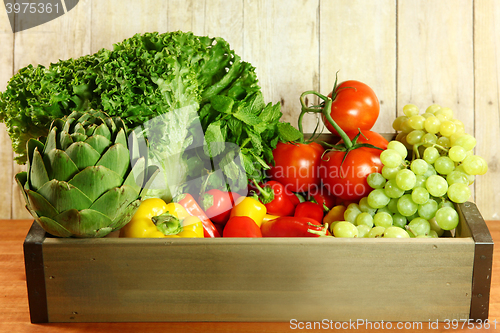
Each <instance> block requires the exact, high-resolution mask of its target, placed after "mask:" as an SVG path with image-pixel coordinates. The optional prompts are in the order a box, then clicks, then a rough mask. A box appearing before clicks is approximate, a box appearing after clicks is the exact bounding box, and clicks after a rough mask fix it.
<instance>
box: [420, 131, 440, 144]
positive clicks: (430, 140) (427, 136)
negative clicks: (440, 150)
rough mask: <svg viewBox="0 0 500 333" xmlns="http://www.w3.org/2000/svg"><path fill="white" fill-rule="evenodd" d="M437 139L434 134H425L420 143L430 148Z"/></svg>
mask: <svg viewBox="0 0 500 333" xmlns="http://www.w3.org/2000/svg"><path fill="white" fill-rule="evenodd" d="M437 139H438V137H437V136H436V134H432V133H425V134H424V135H423V136H422V142H423V143H424V147H432V145H434V144H436V142H437Z"/></svg>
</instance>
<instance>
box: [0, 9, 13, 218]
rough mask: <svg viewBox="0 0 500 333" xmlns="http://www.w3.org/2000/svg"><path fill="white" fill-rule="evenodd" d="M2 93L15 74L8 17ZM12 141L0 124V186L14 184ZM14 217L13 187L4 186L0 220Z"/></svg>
mask: <svg viewBox="0 0 500 333" xmlns="http://www.w3.org/2000/svg"><path fill="white" fill-rule="evenodd" d="M0 45H1V46H2V53H1V56H0V91H4V90H5V87H6V86H7V82H8V81H9V80H10V78H11V77H12V75H13V74H14V67H13V66H14V34H13V33H12V29H11V27H10V23H9V20H8V19H7V15H3V13H2V16H0ZM13 157H14V156H13V153H12V141H11V140H10V137H9V135H8V133H7V128H6V126H5V124H3V123H0V184H12V180H13V177H14V174H13V170H12V159H13ZM11 216H12V187H11V186H4V187H3V188H2V190H0V218H10V217H11Z"/></svg>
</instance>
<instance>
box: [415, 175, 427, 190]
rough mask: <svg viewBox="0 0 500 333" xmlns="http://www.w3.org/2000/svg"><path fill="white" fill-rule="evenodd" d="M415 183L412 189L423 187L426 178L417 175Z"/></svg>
mask: <svg viewBox="0 0 500 333" xmlns="http://www.w3.org/2000/svg"><path fill="white" fill-rule="evenodd" d="M415 178H416V181H415V186H413V188H417V187H425V181H426V180H427V177H426V176H425V175H417V176H416V177H415Z"/></svg>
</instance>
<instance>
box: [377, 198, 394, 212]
mask: <svg viewBox="0 0 500 333" xmlns="http://www.w3.org/2000/svg"><path fill="white" fill-rule="evenodd" d="M389 203H391V201H390V200H389ZM377 213H387V214H392V213H391V211H390V210H389V208H388V207H387V206H385V207H382V208H379V209H377Z"/></svg>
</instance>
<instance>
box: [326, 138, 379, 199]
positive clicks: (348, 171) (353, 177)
mask: <svg viewBox="0 0 500 333" xmlns="http://www.w3.org/2000/svg"><path fill="white" fill-rule="evenodd" d="M357 133H359V131H358V132H356V131H351V132H346V134H347V136H349V138H350V139H351V140H353V139H354V137H355V136H356V135H357ZM361 133H362V134H361V135H360V136H359V137H358V139H357V140H356V144H370V145H373V146H376V147H379V148H381V149H386V148H387V144H388V141H387V140H386V139H385V138H384V137H383V136H381V135H380V134H378V133H376V132H373V131H367V130H365V131H361ZM339 143H343V140H341V141H340V142H339ZM381 149H376V148H369V147H359V148H356V149H352V150H350V151H349V152H348V153H347V157H346V158H345V160H343V159H344V156H345V154H346V152H345V151H335V150H330V151H328V152H327V153H326V154H325V155H324V156H323V158H322V160H321V167H320V171H321V172H320V175H321V179H322V182H323V186H324V187H325V188H326V190H327V191H329V192H330V193H331V194H333V195H335V196H337V197H339V198H341V199H343V200H359V199H361V198H362V197H364V196H367V195H368V194H369V193H370V191H371V190H372V188H371V187H370V186H369V185H368V182H367V180H366V178H367V177H368V175H369V174H370V173H372V172H381V171H382V167H383V164H382V162H381V161H380V153H381V152H382V150H381Z"/></svg>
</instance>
